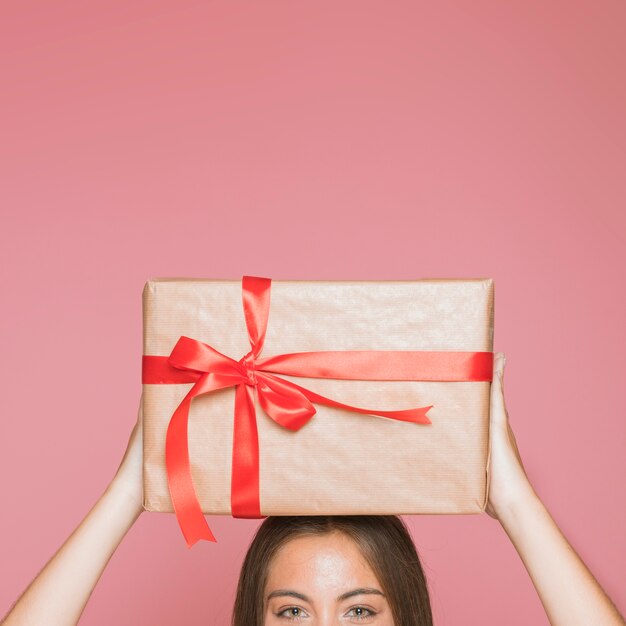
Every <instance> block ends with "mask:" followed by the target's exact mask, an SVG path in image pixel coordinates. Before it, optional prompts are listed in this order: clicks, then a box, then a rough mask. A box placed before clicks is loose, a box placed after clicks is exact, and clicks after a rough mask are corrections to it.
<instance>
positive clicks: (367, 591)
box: [337, 587, 385, 602]
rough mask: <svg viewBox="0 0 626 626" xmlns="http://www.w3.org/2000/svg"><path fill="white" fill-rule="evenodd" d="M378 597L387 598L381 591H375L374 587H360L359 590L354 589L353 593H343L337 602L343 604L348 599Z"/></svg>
mask: <svg viewBox="0 0 626 626" xmlns="http://www.w3.org/2000/svg"><path fill="white" fill-rule="evenodd" d="M374 594H375V595H378V596H382V597H383V598H384V597H385V594H384V593H383V592H382V591H380V590H379V589H375V588H374V587H359V588H358V589H353V590H352V591H346V593H342V594H341V595H340V596H339V597H338V598H337V602H341V601H342V600H346V599H347V598H351V597H352V596H361V595H374Z"/></svg>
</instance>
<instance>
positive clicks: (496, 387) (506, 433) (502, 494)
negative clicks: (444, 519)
mask: <svg viewBox="0 0 626 626" xmlns="http://www.w3.org/2000/svg"><path fill="white" fill-rule="evenodd" d="M504 363H505V358H504V354H503V353H502V352H496V353H495V354H494V363H493V380H492V382H491V417H490V425H489V428H490V437H489V439H490V460H489V467H490V469H489V472H490V478H489V498H488V501H487V507H486V509H485V511H486V512H487V513H488V514H489V515H490V516H491V517H493V518H495V519H500V514H501V513H502V512H505V511H508V510H510V509H511V508H512V507H514V506H515V505H516V504H517V503H518V502H520V501H521V500H522V499H523V498H525V497H527V496H528V495H530V494H532V495H535V494H534V489H533V487H532V485H531V484H530V481H529V479H528V476H527V475H526V471H525V469H524V465H523V464H522V459H521V457H520V454H519V450H518V448H517V442H516V441H515V435H514V434H513V431H512V430H511V424H510V423H509V414H508V412H507V410H506V405H505V402H504V390H503V382H502V379H503V376H504Z"/></svg>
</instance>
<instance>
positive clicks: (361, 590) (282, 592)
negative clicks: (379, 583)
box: [267, 587, 385, 602]
mask: <svg viewBox="0 0 626 626" xmlns="http://www.w3.org/2000/svg"><path fill="white" fill-rule="evenodd" d="M361 595H378V596H382V597H383V598H384V597H385V594H384V593H383V592H382V591H380V590H379V589H375V588H374V587H358V588H357V589H352V590H351V591H346V592H345V593H342V594H341V595H340V596H339V597H338V598H337V602H341V601H342V600H347V599H348V598H351V597H352V596H361ZM281 596H289V597H291V598H298V599H299V600H304V602H311V600H310V599H309V598H308V597H307V596H305V595H304V594H303V593H300V592H298V591H293V590H292V589H276V590H275V591H272V592H271V593H270V594H269V595H268V596H267V600H268V601H269V600H271V599H272V598H278V597H281Z"/></svg>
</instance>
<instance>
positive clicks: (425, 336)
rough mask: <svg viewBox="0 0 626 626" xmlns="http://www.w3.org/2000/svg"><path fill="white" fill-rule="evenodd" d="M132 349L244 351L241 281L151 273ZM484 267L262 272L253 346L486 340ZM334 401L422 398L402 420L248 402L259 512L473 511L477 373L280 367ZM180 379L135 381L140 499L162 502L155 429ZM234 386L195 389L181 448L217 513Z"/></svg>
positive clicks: (164, 507)
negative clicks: (381, 374) (291, 425)
mask: <svg viewBox="0 0 626 626" xmlns="http://www.w3.org/2000/svg"><path fill="white" fill-rule="evenodd" d="M143 322H144V336H143V343H144V354H146V355H160V356H166V355H169V354H170V352H171V351H172V348H173V347H174V345H175V344H176V342H177V341H178V338H179V337H180V336H181V335H185V336H187V337H192V338H194V339H197V340H199V341H202V342H204V343H207V344H209V345H211V346H212V347H214V348H215V349H216V350H219V351H220V352H222V353H224V354H226V355H228V356H230V357H231V358H234V359H236V360H238V359H240V358H241V357H242V356H243V355H244V354H246V353H247V352H248V351H249V350H250V343H249V340H248V335H247V331H246V324H245V320H244V314H243V305H242V288H241V280H227V279H195V278H155V279H151V280H149V281H148V282H147V283H146V285H145V288H144V291H143ZM493 323H494V285H493V280H492V279H491V278H476V279H418V280H389V281H384V280H383V281H374V280H371V281H368V280H366V281H349V280H337V281H329V280H309V281H306V280H305V281H295V280H272V285H271V298H270V314H269V320H268V327H267V334H266V338H265V344H264V348H263V352H262V354H261V356H263V357H268V356H272V355H274V354H282V353H290V352H304V351H315V350H450V351H492V349H493ZM281 377H283V378H285V379H287V380H291V381H293V382H295V383H296V384H298V385H301V386H303V387H306V388H308V389H311V390H312V391H314V392H316V393H319V394H321V395H324V396H327V397H330V398H332V399H333V400H337V401H339V402H343V403H347V404H350V405H355V406H359V407H366V408H369V409H381V410H394V409H409V408H415V407H422V406H427V405H431V404H432V405H434V406H433V407H432V408H431V409H430V410H429V412H428V417H429V419H430V420H431V422H432V424H428V425H426V424H414V423H409V422H401V421H397V420H393V419H387V418H383V417H379V416H371V415H366V414H358V413H352V412H350V411H348V410H344V409H338V408H334V407H328V406H324V405H321V404H316V405H315V407H316V409H317V413H316V414H315V415H314V416H313V418H312V419H311V420H310V421H309V422H308V423H307V424H305V425H304V426H303V427H302V428H301V429H300V430H298V431H295V432H294V431H290V430H288V429H286V428H282V427H281V426H279V425H278V424H276V423H275V422H274V421H273V420H272V419H270V418H269V417H268V416H267V415H266V414H265V412H264V411H263V409H262V408H261V406H260V405H259V403H258V400H257V402H256V411H257V424H258V432H259V448H260V498H261V512H262V514H263V515H307V514H308V515H316V514H341V515H348V514H424V513H430V514H445V513H448V514H451V513H480V512H482V511H484V509H485V506H486V500H487V492H488V486H489V463H488V461H489V402H490V385H491V383H489V382H429V381H359V380H329V379H320V378H304V377H295V376H287V375H282V374H281ZM192 386H193V384H192V383H186V384H144V385H143V394H144V395H143V398H144V399H143V411H144V418H143V419H144V424H143V437H144V440H143V446H144V447H143V453H144V467H143V487H144V493H143V506H144V508H145V509H146V510H148V511H161V512H170V513H171V512H173V511H174V509H173V506H172V501H171V499H170V495H169V490H168V484H167V475H166V467H165V436H166V431H167V426H168V423H169V420H170V418H171V416H172V413H173V412H174V410H175V408H176V407H177V406H178V404H179V403H180V402H181V400H182V399H183V397H184V396H185V395H186V394H187V392H188V391H189V389H191V387H192ZM234 401H235V388H234V387H230V388H228V389H222V390H219V391H215V392H212V393H209V394H207V395H204V396H200V397H198V398H196V399H194V401H193V402H192V405H191V410H190V413H189V431H188V434H189V457H190V462H191V471H192V477H193V482H194V485H195V489H196V493H197V496H198V500H199V502H200V505H201V507H202V511H203V512H204V513H207V514H220V515H230V514H231V508H230V476H231V456H232V438H233V433H232V423H233V413H234Z"/></svg>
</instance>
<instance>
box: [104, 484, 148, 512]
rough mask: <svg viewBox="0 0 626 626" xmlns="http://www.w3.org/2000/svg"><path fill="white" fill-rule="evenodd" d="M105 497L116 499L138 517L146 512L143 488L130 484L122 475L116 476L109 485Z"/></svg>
mask: <svg viewBox="0 0 626 626" xmlns="http://www.w3.org/2000/svg"><path fill="white" fill-rule="evenodd" d="M105 495H106V496H107V497H110V498H112V499H114V500H115V501H116V502H117V503H119V504H120V505H121V506H123V507H124V508H127V509H129V510H130V511H131V512H132V513H133V514H135V515H136V516H137V517H138V516H139V514H140V513H142V512H143V511H144V508H143V492H142V489H141V486H139V488H137V486H136V485H133V484H129V482H128V481H127V480H125V478H124V476H123V475H122V474H116V475H115V477H114V478H113V480H112V481H111V482H110V483H109V484H108V486H107V488H106V490H105Z"/></svg>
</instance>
